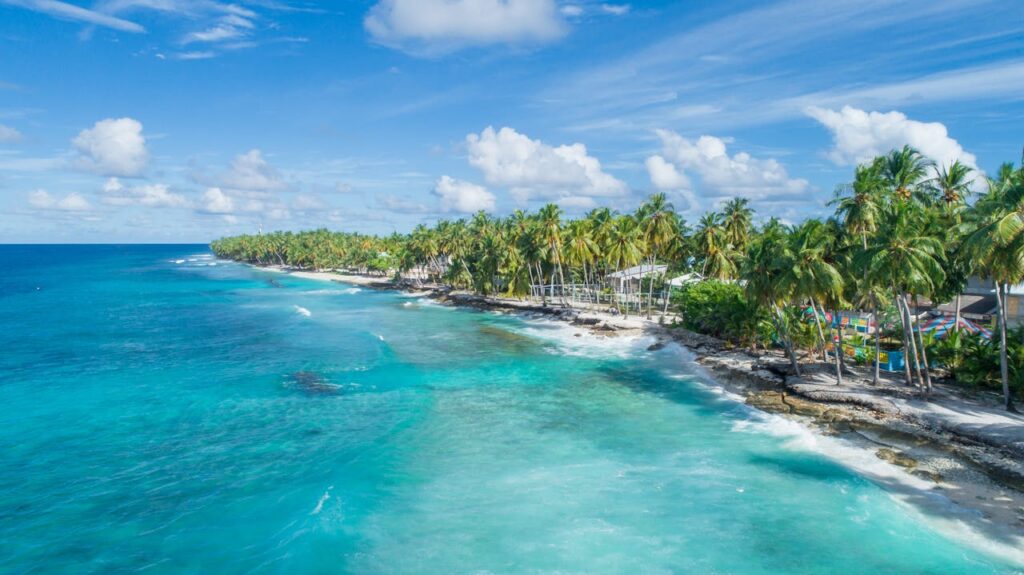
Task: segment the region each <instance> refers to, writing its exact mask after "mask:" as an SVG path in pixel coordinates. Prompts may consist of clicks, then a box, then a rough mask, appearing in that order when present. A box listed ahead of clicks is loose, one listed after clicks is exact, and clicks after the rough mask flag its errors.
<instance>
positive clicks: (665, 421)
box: [0, 246, 1016, 574]
mask: <svg viewBox="0 0 1024 575" xmlns="http://www.w3.org/2000/svg"><path fill="white" fill-rule="evenodd" d="M0 270H3V273H2V274H0V350H2V352H0V376H2V377H0V401H2V403H0V453H2V458H0V572H3V573H104V574H108V573H135V572H143V571H145V572H146V573H289V574H291V573H325V574H326V573H417V574H420V573H422V574H433V573H437V574H449V573H624V574H627V573H628V574H641V573H643V574H647V573H695V574H697V573H700V574H704V573H736V574H755V573H763V574H767V573H773V574H786V573H794V574H795V573H801V574H804V573H823V574H824V573H830V574H835V573H900V574H925V573H934V574H940V573H941V574H950V573H965V574H966V573H971V574H981V573H1012V572H1016V571H1015V570H1014V569H1013V568H1012V567H1011V566H1008V565H1006V564H1003V563H1001V562H1000V561H999V560H997V559H995V558H993V557H989V556H986V555H984V554H982V553H981V552H979V551H976V550H975V547H967V546H965V545H964V544H963V543H962V542H958V541H954V540H952V539H951V538H949V537H947V536H945V535H943V534H942V533H940V532H938V531H936V530H935V529H933V527H932V524H931V522H930V521H926V520H924V516H923V515H922V514H920V513H917V512H915V511H913V510H912V509H911V508H910V507H908V506H906V505H904V504H902V503H897V502H896V501H895V500H894V499H893V498H892V497H890V496H889V495H888V494H887V493H886V492H885V491H883V490H882V489H881V488H879V487H878V486H876V485H875V484H873V483H871V482H869V481H867V480H865V479H863V478H861V477H859V476H858V475H856V474H855V473H853V472H851V471H848V470H847V469H846V468H845V467H843V466H840V465H839V464H837V463H835V462H833V461H831V460H829V459H826V458H824V457H823V456H821V455H819V454H818V453H816V452H815V451H814V450H810V449H806V448H805V446H804V442H803V441H802V440H800V437H801V436H800V435H799V433H798V432H795V431H792V430H789V428H787V427H786V426H785V425H783V424H780V423H779V421H778V420H777V419H776V418H770V417H765V416H762V415H759V414H757V413H756V412H752V411H751V410H749V409H748V408H746V407H744V406H742V405H740V404H738V403H736V402H735V401H733V400H731V399H729V398H728V397H725V396H723V395H722V394H720V393H715V392H714V391H713V388H709V387H707V386H704V385H702V384H701V382H700V377H699V376H697V375H686V374H687V373H691V374H693V373H694V372H693V371H692V367H691V366H690V363H689V361H688V360H687V358H686V357H685V356H684V355H683V354H682V352H679V351H672V350H665V351H662V352H658V353H646V352H644V351H643V346H644V343H643V342H628V341H620V340H597V339H595V338H592V337H574V335H575V333H574V332H573V330H572V328H569V327H567V326H560V325H553V324H548V323H546V322H543V321H539V320H532V321H531V320H525V319H521V318H514V317H508V316H500V315H495V314H489V313H479V312H473V311H466V310H454V309H450V308H445V307H441V306H438V305H435V304H432V303H430V302H426V301H422V300H419V299H416V298H414V297H409V296H405V295H402V294H397V293H388V292H371V291H367V290H358V289H354V288H351V287H350V286H344V285H340V284H331V283H323V282H316V281H311V280H302V279H297V278H294V277H291V276H287V275H282V274H276V273H272V272H267V271H260V270H254V269H251V268H248V267H245V266H241V265H238V264H232V263H227V262H217V261H215V260H214V259H213V258H212V257H211V256H209V255H208V252H207V250H206V248H205V247H203V246H131V247H117V246H33V247H23V246H0ZM806 439H807V438H806V437H805V438H804V441H805V440H806Z"/></svg>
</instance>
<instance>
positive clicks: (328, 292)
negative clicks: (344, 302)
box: [302, 288, 363, 295]
mask: <svg viewBox="0 0 1024 575" xmlns="http://www.w3.org/2000/svg"><path fill="white" fill-rule="evenodd" d="M361 291H363V290H361V289H359V288H347V289H314V290H308V291H304V292H302V293H303V295H352V294H357V293H359V292H361Z"/></svg>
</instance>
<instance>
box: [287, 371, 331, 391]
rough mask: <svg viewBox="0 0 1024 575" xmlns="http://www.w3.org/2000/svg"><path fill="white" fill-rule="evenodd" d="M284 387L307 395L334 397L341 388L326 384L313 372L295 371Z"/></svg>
mask: <svg viewBox="0 0 1024 575" xmlns="http://www.w3.org/2000/svg"><path fill="white" fill-rule="evenodd" d="M285 386H286V387H291V388H294V389H298V390H299V391H301V392H303V393H306V394H309V395H334V394H337V393H340V392H341V386H339V385H335V384H333V383H330V382H328V381H327V379H326V378H324V377H323V376H322V375H320V374H319V373H316V372H313V371H296V372H295V373H293V374H291V375H289V376H288V379H287V380H286V382H285Z"/></svg>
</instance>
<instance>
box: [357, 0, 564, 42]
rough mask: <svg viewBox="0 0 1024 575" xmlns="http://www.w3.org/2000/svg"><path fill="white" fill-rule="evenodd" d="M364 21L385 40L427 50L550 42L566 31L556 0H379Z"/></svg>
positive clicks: (377, 39)
mask: <svg viewBox="0 0 1024 575" xmlns="http://www.w3.org/2000/svg"><path fill="white" fill-rule="evenodd" d="M363 25H364V26H365V28H366V31H367V32H369V34H370V36H372V37H373V39H374V40H375V41H377V42H379V43H381V44H384V45H386V46H391V47H396V48H406V49H411V50H412V51H424V52H427V53H438V52H447V51H451V50H454V49H458V48H462V47H465V46H479V45H488V44H520V43H538V42H546V41H550V40H554V39H557V38H559V37H561V36H562V35H563V34H564V33H565V29H564V24H563V22H562V20H561V18H560V17H559V13H558V8H557V6H556V5H555V2H554V0H381V1H380V2H378V3H377V4H376V5H374V6H373V7H372V8H371V9H370V11H369V13H367V15H366V19H365V20H364V21H363Z"/></svg>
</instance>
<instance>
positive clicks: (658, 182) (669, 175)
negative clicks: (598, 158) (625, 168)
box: [644, 156, 691, 190]
mask: <svg viewBox="0 0 1024 575" xmlns="http://www.w3.org/2000/svg"><path fill="white" fill-rule="evenodd" d="M644 164H645V165H646V166H647V174H648V175H649V176H650V177H651V183H652V184H654V187H655V188H658V189H659V190H688V189H690V187H691V186H690V178H688V177H686V174H683V173H680V172H679V170H677V169H676V167H675V166H674V165H673V164H670V163H668V162H667V161H665V158H663V157H661V156H651V157H650V158H647V160H646V161H645V162H644Z"/></svg>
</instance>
